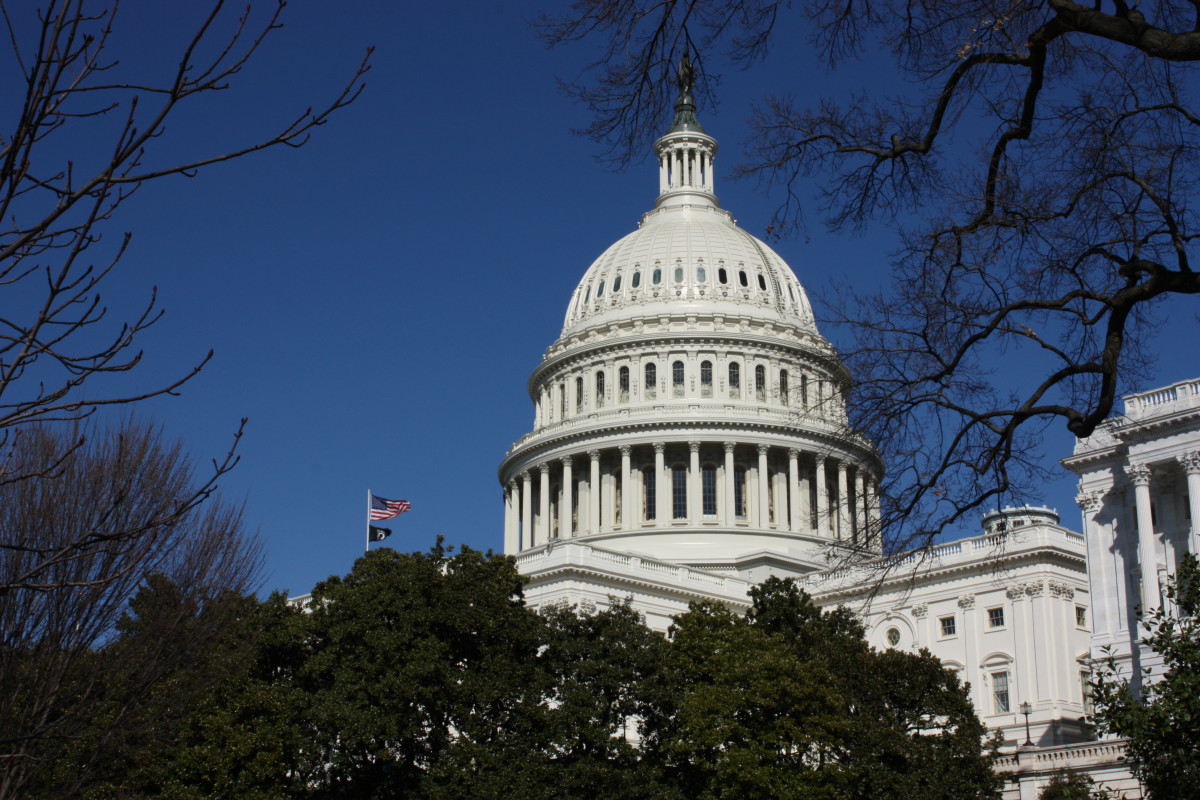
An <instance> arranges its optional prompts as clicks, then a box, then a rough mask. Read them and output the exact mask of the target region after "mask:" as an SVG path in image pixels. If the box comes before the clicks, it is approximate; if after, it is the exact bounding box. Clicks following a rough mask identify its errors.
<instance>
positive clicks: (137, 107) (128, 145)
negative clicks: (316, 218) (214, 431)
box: [0, 0, 370, 602]
mask: <svg viewBox="0 0 1200 800" xmlns="http://www.w3.org/2000/svg"><path fill="white" fill-rule="evenodd" d="M268 5H269V6H270V8H268V9H266V13H265V14H255V13H253V12H252V9H250V8H249V7H247V8H244V9H241V10H235V11H234V12H232V13H231V12H229V11H228V10H227V9H226V8H225V3H224V2H223V0H215V2H213V3H212V4H211V6H210V7H209V8H208V9H204V8H196V9H195V10H196V11H197V12H199V16H198V17H197V18H196V20H195V28H194V30H193V31H192V32H191V33H188V32H187V30H186V29H185V31H184V34H185V35H184V36H183V37H182V38H181V49H180V52H179V54H178V58H177V59H176V60H175V61H174V63H175V64H176V65H177V66H175V67H174V68H173V70H171V71H169V72H168V74H164V75H152V76H143V75H140V74H131V73H130V72H129V71H123V70H122V69H121V68H120V65H119V62H118V58H117V54H115V53H113V52H111V48H110V47H109V44H110V40H111V39H112V35H113V31H114V30H115V29H116V26H118V25H119V24H120V22H121V19H122V18H121V16H120V14H119V13H118V11H119V9H118V4H117V3H116V2H115V0H114V2H112V3H111V4H110V5H103V4H97V3H94V2H89V0H46V1H45V2H43V3H41V4H40V5H39V6H37V7H36V8H34V7H32V4H26V3H18V4H11V3H6V2H2V0H0V14H2V16H3V20H4V23H5V25H6V28H7V34H8V37H7V38H8V40H9V42H10V44H11V49H12V54H11V55H12V58H11V59H7V60H6V62H5V63H9V64H11V65H12V67H13V72H14V74H11V75H8V76H6V82H5V85H6V86H7V87H9V90H10V91H9V95H8V96H9V97H10V99H13V100H15V99H16V98H17V97H20V100H19V102H15V103H10V104H9V105H8V106H7V114H6V115H5V116H6V118H7V121H4V120H0V219H2V220H3V227H2V228H0V292H3V296H4V297H5V298H7V301H6V302H4V303H0V486H2V485H6V484H10V483H13V482H21V481H26V480H35V481H36V480H42V479H44V478H46V477H47V476H52V475H54V474H55V473H56V471H57V470H58V469H59V468H60V467H61V466H62V465H61V464H60V463H58V462H36V461H28V460H27V459H24V458H22V457H21V456H20V454H21V453H24V454H26V455H28V454H29V453H30V452H31V451H29V450H27V449H22V446H21V445H20V443H19V435H20V434H21V432H22V431H23V430H24V429H25V428H27V427H28V426H30V425H40V424H45V423H50V422H58V423H61V422H70V421H72V420H79V419H82V418H85V417H87V416H89V415H90V414H92V413H93V412H95V411H96V410H97V409H98V408H101V407H105V406H121V405H127V404H131V403H136V402H138V401H140V400H144V399H146V398H149V397H153V396H155V395H161V394H170V393H174V392H175V391H176V390H178V389H179V387H180V386H181V385H182V384H183V383H184V382H186V381H187V380H188V379H189V378H191V377H192V376H194V375H195V374H196V373H197V372H198V371H199V370H200V369H201V368H202V367H203V366H204V363H205V362H207V360H208V358H210V357H211V355H212V353H211V352H209V354H208V356H205V357H204V358H201V359H199V361H198V363H197V364H195V365H194V366H192V367H191V368H187V369H182V370H181V371H180V374H179V376H178V378H177V379H176V380H173V381H171V382H169V383H168V384H167V385H164V386H159V387H157V388H154V389H151V390H149V391H140V390H138V391H133V392H130V391H127V390H123V389H124V386H123V384H122V383H121V382H120V381H117V380H113V379H112V378H113V376H116V375H118V374H120V373H124V372H128V371H129V370H131V369H133V368H134V367H136V366H137V364H138V362H139V361H140V359H141V355H142V353H141V350H140V349H139V337H140V336H141V335H142V334H144V333H145V332H146V331H147V329H149V328H150V327H151V326H152V325H154V323H155V322H156V321H157V320H158V319H159V315H160V312H159V309H158V308H157V306H156V301H155V297H154V293H153V292H151V293H150V296H149V300H148V302H147V303H146V305H145V307H144V308H143V310H142V311H141V312H140V313H139V314H137V315H136V317H135V318H133V319H129V320H126V321H124V322H120V321H113V320H110V319H108V318H107V317H106V307H105V306H104V305H103V304H102V302H101V298H100V291H101V289H102V286H103V284H104V281H105V279H106V278H107V277H108V276H109V275H110V274H111V272H112V270H113V269H114V268H115V267H116V265H117V263H118V261H119V260H120V258H121V256H122V255H123V253H124V252H125V248H126V247H127V245H128V244H129V240H130V234H129V233H124V235H123V236H118V237H117V239H116V240H115V241H110V240H104V239H103V238H102V237H103V235H104V233H105V232H106V231H107V232H110V233H111V225H112V224H113V223H114V222H115V217H116V215H117V213H118V211H119V209H120V207H121V205H122V204H123V203H124V202H125V201H126V200H127V199H128V198H129V197H130V195H131V194H132V193H133V192H135V191H137V190H138V189H139V188H140V187H142V186H143V185H144V184H146V183H147V182H148V181H157V180H159V179H163V178H168V177H170V176H191V175H194V174H196V172H197V170H200V169H202V168H204V167H207V166H209V165H212V164H216V163H219V162H224V161H230V160H232V159H237V158H241V157H243V156H246V155H249V154H251V153H254V152H257V151H260V150H266V149H268V148H273V147H299V146H301V145H303V144H304V143H305V141H307V139H308V136H309V135H310V133H311V132H312V131H313V129H314V128H316V127H318V126H320V125H322V124H324V123H325V122H326V121H327V120H328V119H329V118H330V116H331V115H332V114H334V113H335V112H336V111H338V110H339V109H341V108H343V107H345V106H346V105H347V104H349V103H351V102H353V101H354V99H355V98H356V97H357V96H358V94H359V93H360V92H361V91H362V88H363V83H362V79H363V77H364V75H365V74H366V72H367V70H368V68H369V66H368V60H367V59H368V58H369V56H370V51H369V50H368V53H367V58H364V60H363V61H362V63H361V64H360V65H359V66H358V67H357V69H356V70H354V71H353V73H352V75H351V76H350V80H349V81H348V83H347V84H345V86H344V87H343V88H342V89H341V90H340V92H339V93H338V94H337V95H336V96H335V97H334V98H333V99H332V100H331V101H329V102H328V103H327V104H326V105H324V106H322V107H320V108H319V109H317V110H314V109H312V108H309V109H305V110H304V111H303V112H302V113H300V114H298V115H297V116H296V117H294V118H292V119H289V120H285V121H283V122H282V123H281V124H280V125H279V127H278V128H277V130H276V131H275V132H274V133H272V134H270V135H268V136H266V137H265V138H261V139H251V140H249V141H246V142H245V143H244V144H242V145H240V146H237V147H236V148H234V149H232V150H229V151H226V152H213V153H200V154H197V155H196V156H194V157H190V158H185V159H184V160H170V159H171V158H173V157H177V156H174V155H173V154H172V153H171V148H170V147H169V143H170V136H169V132H168V131H167V122H168V120H170V119H173V118H174V115H176V114H177V112H178V111H179V110H180V109H181V108H184V107H187V106H194V105H197V104H198V103H201V102H203V100H204V98H206V97H208V96H210V95H214V94H217V93H219V92H221V91H222V90H224V89H226V88H227V87H229V86H230V84H231V82H232V81H233V80H234V79H235V78H236V77H237V75H238V74H239V73H240V72H241V71H242V70H243V69H244V68H246V67H247V66H248V65H249V63H250V61H251V59H252V58H253V56H254V54H255V53H256V52H257V51H258V49H259V48H260V46H261V45H262V43H263V41H264V40H265V39H266V37H267V36H269V35H271V34H272V33H273V32H275V31H276V30H277V29H279V28H280V26H281V25H280V15H281V13H282V11H283V8H284V5H285V4H284V2H283V0H275V2H271V3H269V4H268ZM190 13H192V8H191V7H189V8H187V9H184V8H180V9H178V14H179V15H180V16H186V15H188V14H190ZM17 87H20V91H17ZM228 127H229V128H231V129H234V130H236V129H238V127H239V126H238V124H237V120H231V121H230V123H229V126H228ZM77 444H78V443H77ZM70 452H71V451H70V449H69V448H68V449H66V450H61V451H56V454H57V457H59V458H66V457H67V456H69V455H70ZM232 463H233V460H232V459H229V460H227V461H226V462H225V464H224V465H221V467H220V469H224V468H228V467H229V466H231V465H232ZM220 469H218V472H219V471H220ZM214 480H215V476H214ZM211 486H212V483H211V481H210V482H205V483H204V484H203V485H201V486H199V487H198V488H197V491H196V492H195V494H194V496H192V497H191V498H190V500H188V501H187V502H185V503H184V505H183V506H181V507H180V509H179V510H180V512H181V513H183V512H185V511H186V510H187V509H188V508H189V507H190V505H189V504H190V503H195V502H198V501H199V500H201V499H203V497H204V496H205V495H206V494H207V492H208V490H209V489H211ZM178 499H179V500H180V501H181V502H183V498H178ZM81 535H90V534H86V533H82V532H81ZM105 535H106V536H108V537H109V539H108V540H107V544H108V545H111V546H113V547H115V548H117V549H118V550H119V549H120V548H122V547H124V546H125V544H126V542H125V541H124V540H125V538H129V539H131V540H135V541H140V537H141V536H142V532H141V531H137V530H130V531H124V532H110V533H107V534H105ZM58 544H59V545H60V546H62V547H63V548H65V549H64V550H63V551H62V552H51V551H45V552H42V553H41V560H40V561H39V560H37V559H33V560H30V559H29V558H28V557H27V556H28V553H26V552H24V551H21V550H19V548H18V549H17V551H16V552H17V553H18V554H19V555H21V559H20V561H21V563H22V564H23V565H24V566H23V569H24V570H25V571H24V572H23V573H21V574H20V575H14V576H13V578H12V580H13V582H11V583H0V602H4V601H5V597H6V596H7V595H8V594H9V593H11V591H12V590H13V589H14V588H15V587H23V588H29V587H39V586H44V585H45V584H47V583H48V581H47V579H46V578H45V577H44V573H46V572H52V571H54V569H55V567H56V565H57V563H58V560H59V559H60V558H61V557H63V556H64V554H65V555H67V556H68V557H69V555H70V553H71V552H73V550H74V549H83V550H87V549H89V548H90V547H91V546H92V544H94V543H93V542H90V541H87V540H80V541H71V542H67V541H59V542H58ZM130 546H138V545H137V544H136V543H133V544H130ZM14 547H17V545H16V544H15V543H14V542H12V541H10V540H9V539H8V534H7V532H6V531H0V552H2V551H5V550H8V549H10V548H14Z"/></svg>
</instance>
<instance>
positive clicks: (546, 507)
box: [538, 461, 551, 542]
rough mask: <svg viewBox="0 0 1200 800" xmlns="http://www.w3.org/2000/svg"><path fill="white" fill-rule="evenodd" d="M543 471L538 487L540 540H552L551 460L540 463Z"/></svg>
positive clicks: (539, 468)
mask: <svg viewBox="0 0 1200 800" xmlns="http://www.w3.org/2000/svg"><path fill="white" fill-rule="evenodd" d="M538 471H540V472H541V473H542V482H541V486H539V487H538V490H539V492H538V495H539V496H538V541H542V542H548V541H550V527H551V526H550V462H549V461H546V462H543V463H541V464H539V465H538Z"/></svg>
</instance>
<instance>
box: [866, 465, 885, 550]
mask: <svg viewBox="0 0 1200 800" xmlns="http://www.w3.org/2000/svg"><path fill="white" fill-rule="evenodd" d="M866 491H867V541H868V542H869V543H870V544H871V546H872V547H874V548H876V549H879V548H882V547H883V520H882V517H881V515H880V513H879V484H878V483H877V482H876V481H875V479H874V478H868V479H867V485H866Z"/></svg>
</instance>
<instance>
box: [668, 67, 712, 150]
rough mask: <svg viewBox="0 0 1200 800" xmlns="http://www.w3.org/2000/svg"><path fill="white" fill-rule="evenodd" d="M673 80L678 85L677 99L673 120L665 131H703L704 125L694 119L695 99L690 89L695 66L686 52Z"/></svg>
mask: <svg viewBox="0 0 1200 800" xmlns="http://www.w3.org/2000/svg"><path fill="white" fill-rule="evenodd" d="M675 82H676V83H677V84H678V86H679V99H678V100H676V101H675V121H674V122H673V123H672V124H671V128H670V130H668V131H667V133H676V132H678V131H694V132H696V133H704V126H703V125H701V124H700V120H698V119H696V101H695V99H693V98H692V89H693V88H694V87H695V85H696V68H695V67H693V66H692V59H691V58H689V57H688V54H687V52H686V51H685V52H684V54H683V58H681V59H679V68H678V70H676V73H675Z"/></svg>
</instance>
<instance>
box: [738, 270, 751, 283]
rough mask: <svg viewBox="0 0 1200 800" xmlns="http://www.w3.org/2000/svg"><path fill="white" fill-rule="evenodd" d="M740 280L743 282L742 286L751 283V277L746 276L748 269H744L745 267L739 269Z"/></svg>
mask: <svg viewBox="0 0 1200 800" xmlns="http://www.w3.org/2000/svg"><path fill="white" fill-rule="evenodd" d="M738 282H739V283H740V284H742V286H749V285H750V279H749V278H747V277H746V270H744V269H740V270H738Z"/></svg>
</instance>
